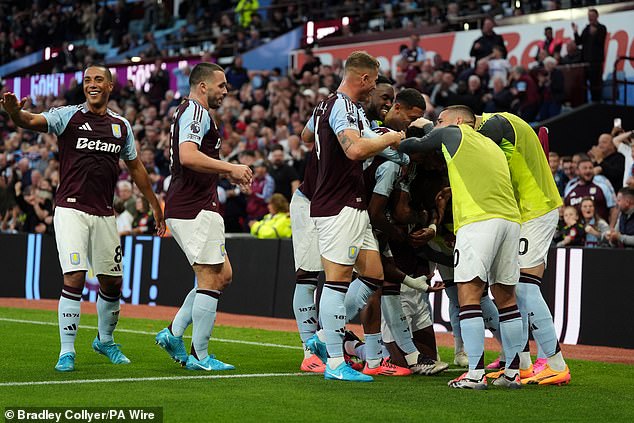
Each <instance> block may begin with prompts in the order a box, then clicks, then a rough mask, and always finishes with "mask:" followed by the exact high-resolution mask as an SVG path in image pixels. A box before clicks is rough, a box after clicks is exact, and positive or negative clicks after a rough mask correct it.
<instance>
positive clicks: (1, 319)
mask: <svg viewBox="0 0 634 423" xmlns="http://www.w3.org/2000/svg"><path fill="white" fill-rule="evenodd" d="M0 321H1V322H11V323H28V324H32V325H45V326H57V323H54V322H41V321H37V320H22V319H9V318H6V317H0ZM80 328H85V329H98V328H97V327H96V326H85V325H81V326H80ZM117 332H124V333H133V334H137V335H156V333H155V332H148V331H143V330H133V329H117ZM184 338H191V336H184ZM213 340H214V341H218V342H226V343H230V344H245V345H254V346H258V347H272V348H286V349H291V350H301V349H302V347H295V346H292V345H281V344H269V343H266V342H253V341H241V340H239V339H224V338H213ZM445 372H446V373H452V372H464V369H447V370H445ZM283 374H289V375H290V374H295V373H283ZM301 374H303V373H301ZM191 377H193V378H201V377H202V378H207V376H191ZM220 377H228V376H216V378H220ZM235 377H245V376H243V375H236V376H235ZM254 377H255V376H254ZM125 380H128V379H125ZM160 380H162V379H160ZM26 383H27V384H28V383H34V382H26ZM84 383H87V382H84ZM34 384H37V383H34ZM0 386H8V385H7V384H2V383H0Z"/></svg>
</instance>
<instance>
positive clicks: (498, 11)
mask: <svg viewBox="0 0 634 423" xmlns="http://www.w3.org/2000/svg"><path fill="white" fill-rule="evenodd" d="M486 12H487V14H488V15H489V16H491V17H492V18H497V17H498V16H499V17H504V7H503V6H502V5H501V4H500V1H499V0H489V4H488V10H487V11H486Z"/></svg>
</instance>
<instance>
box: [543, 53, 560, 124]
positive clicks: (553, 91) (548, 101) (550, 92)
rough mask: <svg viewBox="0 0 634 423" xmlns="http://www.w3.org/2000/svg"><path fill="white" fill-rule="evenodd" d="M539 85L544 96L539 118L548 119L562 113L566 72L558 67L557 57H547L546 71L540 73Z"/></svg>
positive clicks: (545, 62) (545, 61) (545, 60)
mask: <svg viewBox="0 0 634 423" xmlns="http://www.w3.org/2000/svg"><path fill="white" fill-rule="evenodd" d="M538 85H539V88H540V91H541V96H542V105H541V108H540V111H539V116H538V120H546V119H548V118H551V117H553V116H557V115H558V114H559V113H561V104H562V102H563V100H564V96H565V93H564V74H563V73H562V72H561V71H560V70H559V69H557V59H555V58H554V57H550V56H549V57H546V58H545V59H544V71H543V72H540V73H539V74H538Z"/></svg>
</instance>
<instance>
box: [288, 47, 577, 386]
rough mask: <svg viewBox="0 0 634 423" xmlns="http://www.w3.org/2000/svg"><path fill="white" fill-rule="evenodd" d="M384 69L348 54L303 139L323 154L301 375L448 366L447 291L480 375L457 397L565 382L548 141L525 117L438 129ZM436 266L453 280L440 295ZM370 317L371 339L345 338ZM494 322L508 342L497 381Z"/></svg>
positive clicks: (302, 298) (303, 286)
mask: <svg viewBox="0 0 634 423" xmlns="http://www.w3.org/2000/svg"><path fill="white" fill-rule="evenodd" d="M378 71H379V64H378V62H377V61H376V59H374V58H373V57H372V56H370V55H368V54H366V53H364V52H355V53H352V54H351V55H350V56H349V57H348V59H347V61H346V65H345V69H344V77H343V80H342V82H341V85H340V86H339V88H338V90H337V92H336V93H335V94H332V95H331V96H330V97H328V98H327V99H326V100H324V101H322V102H321V103H320V104H318V105H317V107H316V108H315V110H314V112H313V115H312V117H311V119H310V120H309V121H308V122H307V124H306V126H305V128H304V131H303V132H302V139H303V141H304V142H305V143H306V144H308V145H313V147H312V154H311V158H310V162H309V164H308V166H307V170H306V174H305V177H304V182H303V184H302V185H301V186H300V188H299V189H298V190H297V191H296V192H295V193H294V195H293V199H292V201H291V210H290V211H291V222H292V226H293V247H294V256H295V268H296V288H295V295H294V299H293V309H294V311H295V316H296V320H297V326H298V330H299V334H300V337H301V339H302V343H303V345H304V360H303V362H302V364H301V369H302V370H303V371H308V372H317V373H324V377H325V379H329V380H346V381H357V382H370V381H372V380H373V376H377V375H384V376H405V375H409V374H424V375H431V374H436V373H439V372H442V371H443V370H445V369H446V368H447V367H448V364H447V363H444V362H442V361H441V360H440V358H439V357H438V353H437V350H436V342H435V338H434V332H433V326H432V320H431V317H430V306H429V300H428V298H427V297H428V294H429V293H430V292H440V291H442V290H445V292H446V293H447V295H448V297H449V299H450V312H451V323H452V327H453V331H454V337H455V341H456V342H455V346H456V348H455V349H456V351H455V353H456V355H455V358H454V363H455V364H458V365H463V366H465V367H466V366H468V369H469V370H468V371H467V372H466V373H464V374H463V375H461V376H460V377H458V378H456V379H453V380H451V381H449V386H450V387H452V388H463V389H486V388H487V386H488V384H487V379H489V380H493V384H494V385H497V386H502V387H507V388H510V389H517V388H520V387H521V386H522V385H523V384H559V385H560V384H566V383H568V382H569V381H570V372H569V369H568V367H567V365H566V363H565V361H564V359H563V356H562V354H561V351H560V348H559V343H558V341H557V336H556V333H555V329H554V325H553V322H552V317H551V315H550V311H549V310H548V307H547V305H546V303H545V301H544V299H543V297H542V295H541V291H540V283H541V278H542V276H543V273H544V269H545V266H546V257H547V253H548V248H549V246H550V241H551V239H552V235H553V233H554V232H555V230H556V228H557V222H558V207H559V206H560V205H561V198H560V197H559V194H558V192H557V188H556V185H555V182H554V180H553V178H552V175H551V173H550V170H549V167H548V161H547V158H546V154H545V153H544V151H543V148H542V146H541V143H540V140H539V138H538V136H537V135H536V134H535V132H534V131H533V129H532V128H531V127H530V126H529V125H528V124H527V123H526V122H524V121H522V120H521V119H519V118H518V117H516V116H515V115H512V114H508V113H493V114H484V115H483V116H475V115H474V113H473V112H472V111H471V110H470V109H469V108H468V107H466V106H450V107H448V108H446V109H445V110H443V111H442V112H441V113H440V115H439V117H438V120H437V124H436V126H434V125H433V123H432V122H431V121H429V120H427V119H425V118H424V117H423V116H424V114H425V110H426V102H425V98H424V96H423V95H422V94H421V93H420V92H418V91H416V90H413V89H405V90H402V91H400V92H399V93H398V94H397V95H396V96H395V95H394V94H395V93H394V89H393V88H392V87H391V86H390V84H389V81H387V80H382V79H381V78H382V77H379V76H378ZM377 78H378V79H377ZM435 269H437V270H438V271H439V273H440V275H441V277H442V280H443V283H441V284H438V283H436V284H434V285H433V286H432V285H430V284H429V283H428V281H429V279H430V277H431V274H433V272H434V270H435ZM322 271H323V272H324V274H325V284H324V286H323V290H322V293H321V298H320V301H319V307H317V306H316V304H315V299H314V298H315V295H314V294H315V291H316V288H317V283H318V276H319V272H322ZM489 290H490V292H491V294H492V295H493V297H494V298H495V303H493V301H491V299H490V297H489V296H488V291H489ZM317 310H319V313H318V311H317ZM358 314H360V318H361V322H362V324H363V330H364V340H363V341H361V340H360V339H359V338H358V337H357V336H356V335H355V334H353V333H351V332H349V331H346V329H345V326H346V323H347V322H349V321H350V320H351V319H353V318H355V317H356V316H357V315H358ZM485 322H486V328H488V329H490V330H491V332H493V334H494V335H495V336H496V338H497V339H498V341H499V342H500V344H501V346H502V354H501V356H500V359H499V360H498V361H496V364H495V366H494V368H495V369H496V370H497V371H495V372H492V373H489V374H485V366H484V337H485ZM529 327H530V330H531V332H532V335H533V337H534V338H535V340H536V341H537V344H538V347H539V350H540V354H539V356H540V358H541V360H538V362H536V363H535V365H533V363H532V362H531V357H530V351H529V349H528V338H529ZM489 368H491V367H489Z"/></svg>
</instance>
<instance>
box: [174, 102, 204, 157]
mask: <svg viewBox="0 0 634 423" xmlns="http://www.w3.org/2000/svg"><path fill="white" fill-rule="evenodd" d="M200 111H201V108H200V107H196V106H194V105H193V104H192V105H191V106H190V107H188V108H186V109H185V111H184V112H183V114H182V115H180V116H179V117H178V122H179V130H178V143H179V144H182V143H184V142H187V141H190V142H195V143H196V144H198V146H199V147H200V143H201V142H202V140H203V137H204V136H205V134H206V133H207V131H209V129H210V128H211V117H209V112H208V111H207V110H202V113H201V112H200Z"/></svg>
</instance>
